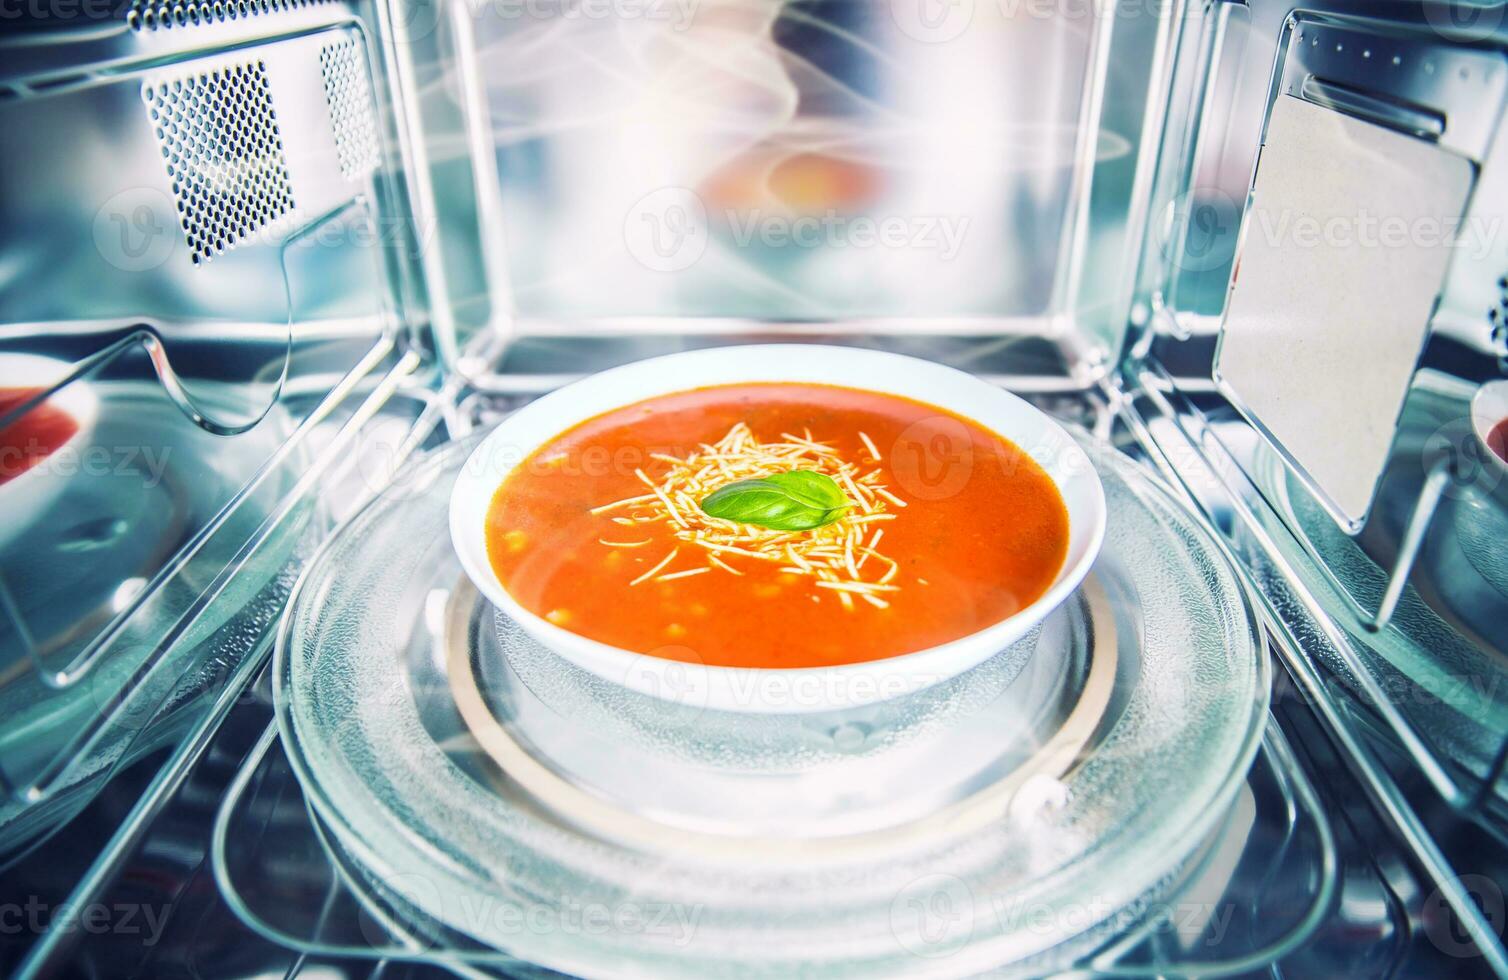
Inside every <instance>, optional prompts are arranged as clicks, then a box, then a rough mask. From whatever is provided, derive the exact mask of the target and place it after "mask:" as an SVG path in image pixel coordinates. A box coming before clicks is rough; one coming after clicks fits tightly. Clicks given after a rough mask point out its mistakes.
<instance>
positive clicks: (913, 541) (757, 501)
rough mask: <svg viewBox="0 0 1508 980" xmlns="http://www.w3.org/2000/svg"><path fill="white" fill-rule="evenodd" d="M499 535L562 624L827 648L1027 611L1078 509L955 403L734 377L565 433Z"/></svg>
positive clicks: (674, 638)
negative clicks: (948, 407)
mask: <svg viewBox="0 0 1508 980" xmlns="http://www.w3.org/2000/svg"><path fill="white" fill-rule="evenodd" d="M714 495H715V496H714ZM486 534H487V550H488V556H489V558H490V560H491V562H492V566H493V568H494V570H495V571H496V572H497V575H498V578H499V580H500V581H501V582H502V583H503V585H504V587H505V588H507V590H508V592H509V593H510V594H511V595H512V596H513V597H514V598H515V599H516V600H517V601H518V602H519V603H520V604H521V605H523V606H524V607H525V608H526V609H528V610H530V611H531V612H534V613H536V614H537V615H539V616H541V617H544V618H545V619H547V620H549V621H550V622H553V623H555V624H556V625H558V626H561V627H562V628H564V629H567V630H570V631H572V632H575V633H578V634H580V635H582V636H586V637H589V638H591V639H594V640H599V641H601V642H603V643H607V644H610V645H612V646H616V647H620V648H622V649H625V650H631V651H635V652H638V653H646V654H651V655H655V656H660V657H665V658H669V659H673V660H685V661H690V662H697V663H704V664H708V665H714V666H726V667H763V668H794V667H821V666H831V665H836V664H848V663H858V662H862V661H870V660H878V659H882V658H886V657H893V656H897V655H900V654H904V653H910V652H914V651H917V650H923V649H926V648H928V647H933V646H937V645H939V644H942V643H946V642H948V641H950V640H956V639H958V638H960V637H963V636H966V635H968V634H970V633H973V632H976V631H978V630H980V629H983V628H985V627H987V626H990V625H992V624H994V623H996V622H999V621H1000V620H1002V619H1004V618H1006V617H1008V616H1010V615H1012V614H1013V613H1015V612H1017V611H1019V610H1020V609H1022V608H1023V607H1024V606H1026V605H1028V604H1030V603H1031V602H1032V601H1034V600H1035V599H1037V598H1038V597H1040V596H1041V595H1042V594H1043V593H1044V592H1045V591H1046V590H1047V589H1048V588H1049V587H1050V586H1051V584H1052V582H1053V581H1054V579H1055V578H1056V577H1057V574H1058V572H1059V570H1060V569H1061V567H1062V565H1063V561H1064V558H1065V555H1066V553H1067V548H1068V511H1067V509H1066V507H1065V506H1064V504H1063V500H1062V498H1061V497H1060V495H1059V494H1058V491H1057V487H1056V486H1055V485H1054V484H1053V482H1052V479H1051V478H1050V477H1049V476H1048V475H1047V473H1046V472H1045V471H1043V469H1042V468H1041V467H1040V466H1038V465H1037V463H1036V462H1035V461H1033V460H1032V459H1031V458H1030V456H1029V455H1028V454H1027V453H1026V452H1025V451H1023V450H1022V449H1021V448H1020V447H1018V446H1016V445H1014V444H1012V443H1010V442H1008V441H1007V440H1005V439H1003V438H1001V437H1000V436H998V435H996V434H994V433H992V432H989V431H987V430H986V429H984V428H982V427H981V426H979V425H978V424H976V423H974V422H972V421H969V420H968V419H964V418H962V417H960V416H957V415H954V414H952V413H950V412H947V411H945V410H943V409H940V408H937V407H935V406H931V405H925V404H922V403H920V402H916V401H911V400H908V399H905V398H899V397H895V396H891V395H885V394H880V393H876V392H868V391H858V390H853V389H848V388H839V387H830V386H825V385H809V384H741V385H730V386H724V387H714V388H703V389H698V390H693V391H686V392H681V393H677V394H672V395H666V396H663V397H659V398H654V399H650V400H648V401H644V402H640V403H638V404H634V405H629V406H626V407H624V408H620V409H617V410H614V411H612V412H608V413H606V414H604V415H600V416H598V417H596V418H593V419H590V420H588V421H586V422H584V423H582V424H580V425H578V426H576V427H575V428H573V429H571V430H569V431H567V432H565V433H562V434H561V435H560V436H557V437H556V438H555V439H553V440H551V441H550V442H549V443H547V444H546V445H544V446H543V447H541V448H540V449H539V450H537V451H536V452H534V453H533V454H531V455H530V456H529V457H528V458H527V459H526V460H524V461H523V463H522V464H520V465H519V466H518V467H517V468H516V469H515V470H514V471H513V472H512V473H510V474H509V476H508V477H507V479H506V480H504V482H503V484H502V486H501V487H499V489H498V491H497V493H496V495H495V496H494V497H493V500H492V503H491V505H490V506H489V509H488V514H487V528H486Z"/></svg>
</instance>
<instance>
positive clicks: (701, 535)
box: [591, 422, 906, 609]
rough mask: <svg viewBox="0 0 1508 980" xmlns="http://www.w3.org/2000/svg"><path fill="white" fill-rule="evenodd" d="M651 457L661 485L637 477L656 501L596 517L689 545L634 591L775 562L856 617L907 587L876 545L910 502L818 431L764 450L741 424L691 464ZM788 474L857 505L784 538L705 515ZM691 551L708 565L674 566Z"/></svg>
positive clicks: (605, 509) (607, 541)
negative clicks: (652, 528) (749, 484)
mask: <svg viewBox="0 0 1508 980" xmlns="http://www.w3.org/2000/svg"><path fill="white" fill-rule="evenodd" d="M859 439H860V440H861V441H862V442H863V443H864V447H865V449H866V450H867V451H868V456H869V458H868V460H867V462H869V463H880V462H882V460H881V458H880V453H879V450H878V449H877V448H876V447H875V445H874V441H873V440H871V439H870V438H869V436H867V435H866V434H864V433H862V432H861V433H859ZM653 458H654V459H655V460H657V461H658V462H661V463H664V464H666V467H667V468H666V471H665V473H664V474H663V475H662V476H660V477H659V478H658V479H655V478H651V477H650V476H649V475H648V474H646V473H645V472H644V471H643V470H642V469H640V470H636V471H635V472H636V473H637V475H638V477H639V479H640V480H641V481H642V482H643V483H644V485H645V487H646V488H647V489H648V491H649V492H648V493H642V494H638V495H637V496H633V497H626V498H624V499H622V500H616V501H613V502H612V503H610V504H604V505H603V506H601V507H595V508H593V509H592V511H591V513H592V514H594V515H600V516H603V517H608V518H609V519H610V520H611V521H612V523H614V524H618V525H622V526H623V527H624V529H625V530H628V529H631V528H634V527H642V526H643V525H646V524H657V523H665V524H667V525H669V527H670V529H671V533H672V534H673V535H674V537H675V538H676V539H677V540H678V541H680V542H681V544H680V545H678V546H676V547H674V548H672V549H671V550H670V553H669V554H667V555H664V556H663V557H661V558H660V559H659V560H658V561H657V562H655V563H654V565H653V566H652V567H650V568H649V569H648V570H647V571H645V572H644V573H642V574H641V575H639V576H638V577H637V578H635V579H634V580H633V581H632V582H630V583H629V584H630V585H639V584H642V583H644V582H648V581H655V582H668V581H674V580H676V579H681V578H687V577H690V576H692V575H700V574H702V573H704V572H709V571H718V572H723V573H725V574H731V575H743V574H745V572H746V571H747V569H746V568H740V567H739V566H740V565H747V563H748V562H750V561H763V562H773V563H775V564H776V565H777V566H778V570H779V571H781V572H785V573H788V574H791V575H798V576H802V577H804V578H806V579H808V580H809V581H810V583H811V585H812V586H813V592H812V596H811V597H812V599H813V600H814V601H820V600H821V598H822V597H823V596H824V595H826V596H836V597H837V599H838V601H839V602H840V603H841V604H842V606H843V607H844V608H845V609H853V608H854V600H855V599H859V600H862V601H863V602H867V603H869V604H870V605H872V606H875V607H877V608H880V609H884V608H886V607H887V606H889V605H890V604H889V603H888V602H887V601H886V600H885V598H884V596H885V594H886V593H891V592H896V591H899V589H900V585H899V584H897V583H896V581H895V580H896V577H897V576H898V575H899V574H900V566H899V565H898V564H897V563H896V562H895V561H893V560H891V559H890V558H887V557H886V556H885V555H884V554H882V553H881V552H880V551H879V550H878V547H877V546H878V545H879V543H880V538H881V537H883V536H884V534H885V528H884V524H885V522H886V521H892V520H895V518H896V515H895V514H894V513H892V512H891V508H899V507H905V506H906V503H905V501H903V500H902V499H901V498H900V497H898V496H896V495H895V494H894V493H892V492H890V490H888V489H887V488H886V487H885V486H884V485H883V484H881V483H880V479H881V478H882V476H883V470H881V469H879V468H871V469H869V470H867V471H864V472H861V469H860V467H859V466H857V465H855V464H854V463H851V462H848V461H847V460H845V459H843V458H842V456H841V455H840V454H839V453H838V451H837V450H836V449H834V448H833V447H832V446H830V445H828V444H827V443H824V442H818V441H817V440H815V439H813V438H812V434H811V432H810V431H807V432H806V433H805V434H804V436H796V435H792V434H791V433H789V432H784V433H781V435H780V441H778V442H763V443H762V442H760V441H759V440H758V439H757V438H755V436H754V433H753V432H751V431H750V429H749V427H748V426H747V425H746V424H744V423H743V422H740V423H738V424H737V425H735V426H733V428H731V429H729V430H728V434H727V435H725V436H723V437H722V438H721V439H719V440H718V441H717V442H716V443H713V444H711V445H708V444H705V443H704V444H703V445H702V446H701V448H700V449H699V450H698V451H697V452H694V453H692V454H691V455H689V456H687V457H685V458H684V459H682V458H679V457H675V456H666V455H662V454H655V455H654V457H653ZM790 470H812V471H815V472H818V473H822V474H825V475H827V476H829V477H831V478H832V479H833V480H835V481H836V482H837V483H838V485H839V486H841V487H842V488H843V491H844V493H845V495H846V496H847V497H848V500H849V506H848V508H847V509H846V510H845V511H844V512H843V514H842V516H840V517H839V518H838V519H837V520H835V521H833V522H832V523H830V524H825V525H823V526H822V527H819V528H814V529H812V530H810V531H777V530H771V529H769V528H763V527H758V526H756V525H752V524H740V523H737V522H735V521H728V520H723V519H721V518H717V517H712V516H710V515H708V514H706V513H704V512H703V511H702V508H701V505H700V502H701V500H702V498H704V497H706V496H707V495H708V494H710V493H711V492H712V491H714V490H716V489H717V488H719V487H721V486H724V485H726V484H728V483H732V482H734V481H736V480H749V479H755V478H758V477H764V476H769V475H770V474H772V473H784V472H789V471H790ZM618 533H619V534H622V533H624V532H623V531H619V532H618ZM598 541H599V543H600V544H602V545H604V546H607V547H611V548H634V547H639V546H641V545H643V544H646V543H647V542H645V541H642V540H639V539H638V536H637V535H630V539H629V540H623V541H618V540H613V539H611V538H609V537H606V536H604V537H602V538H599V539H598ZM688 546H689V547H688ZM683 551H684V552H685V553H686V556H687V557H689V558H691V559H692V561H693V562H694V563H696V562H701V564H693V565H692V566H691V567H689V568H687V567H683V568H680V569H673V568H671V567H670V566H671V565H672V563H674V562H675V560H676V559H677V558H678V557H680V556H681V554H682V552H683Z"/></svg>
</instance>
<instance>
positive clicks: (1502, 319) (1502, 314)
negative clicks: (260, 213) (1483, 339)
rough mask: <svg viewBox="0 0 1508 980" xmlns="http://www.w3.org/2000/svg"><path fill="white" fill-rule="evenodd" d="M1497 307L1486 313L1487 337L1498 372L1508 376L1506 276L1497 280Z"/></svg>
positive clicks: (1507, 299)
mask: <svg viewBox="0 0 1508 980" xmlns="http://www.w3.org/2000/svg"><path fill="white" fill-rule="evenodd" d="M1497 286H1498V301H1497V305H1496V306H1494V307H1493V308H1492V309H1490V310H1488V311H1487V322H1488V324H1489V325H1490V328H1489V337H1490V338H1491V341H1492V350H1493V353H1495V354H1496V355H1497V359H1498V372H1499V373H1500V374H1508V276H1502V277H1500V278H1499V279H1498V283H1497Z"/></svg>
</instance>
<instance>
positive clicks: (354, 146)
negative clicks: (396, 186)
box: [319, 38, 378, 181]
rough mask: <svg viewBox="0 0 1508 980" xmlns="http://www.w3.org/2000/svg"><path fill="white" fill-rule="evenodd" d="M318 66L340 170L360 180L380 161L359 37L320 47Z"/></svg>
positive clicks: (350, 178)
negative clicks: (323, 82)
mask: <svg viewBox="0 0 1508 980" xmlns="http://www.w3.org/2000/svg"><path fill="white" fill-rule="evenodd" d="M319 67H320V70H321V72H322V74H323V75H324V79H325V102H326V104H327V105H329V107H330V125H331V128H332V129H333V130H334V134H335V152H336V154H337V156H338V158H339V160H340V172H341V174H342V175H343V176H344V177H345V178H346V180H349V181H358V180H361V179H363V178H364V177H366V175H367V174H369V173H371V172H372V171H373V170H375V169H376V168H377V163H378V145H377V125H376V122H375V119H374V116H373V112H372V90H371V86H370V85H369V83H368V81H367V72H366V57H365V55H364V53H363V51H362V48H361V46H360V45H359V44H358V43H357V41H356V39H355V38H347V39H346V40H344V41H340V42H337V43H335V44H327V45H325V46H324V47H323V48H321V49H320V52H319Z"/></svg>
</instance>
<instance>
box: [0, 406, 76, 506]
mask: <svg viewBox="0 0 1508 980" xmlns="http://www.w3.org/2000/svg"><path fill="white" fill-rule="evenodd" d="M40 391H41V389H39V388H0V415H4V414H5V413H7V412H9V411H11V410H12V409H14V408H16V407H18V406H20V405H21V404H22V403H24V402H26V401H29V400H30V399H32V398H35V397H36V396H37V395H38V394H39V393H40ZM78 430H79V424H78V423H77V422H75V421H74V419H73V416H72V415H69V414H68V413H67V412H65V411H63V410H62V409H61V408H57V407H56V406H53V405H50V404H48V403H47V402H43V403H42V404H40V405H36V406H34V407H33V408H32V409H31V411H29V412H27V413H26V414H25V415H23V416H21V418H20V419H18V420H17V421H15V422H12V423H11V424H10V425H7V426H5V427H3V428H0V483H8V482H9V481H11V480H13V479H15V478H16V477H18V476H20V475H21V474H22V473H25V472H26V471H27V470H29V469H31V468H32V467H33V466H36V465H37V464H38V463H40V462H42V460H44V459H46V458H47V457H48V456H50V455H51V454H52V453H53V452H55V451H56V450H57V449H58V448H59V447H61V446H62V445H63V444H64V443H66V442H67V441H68V440H69V439H72V438H73V434H74V433H75V432H77V431H78Z"/></svg>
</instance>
